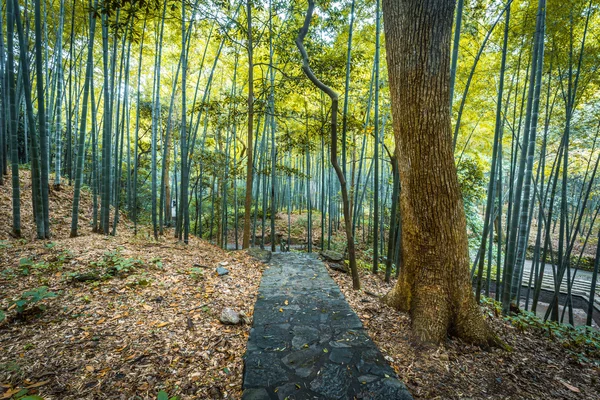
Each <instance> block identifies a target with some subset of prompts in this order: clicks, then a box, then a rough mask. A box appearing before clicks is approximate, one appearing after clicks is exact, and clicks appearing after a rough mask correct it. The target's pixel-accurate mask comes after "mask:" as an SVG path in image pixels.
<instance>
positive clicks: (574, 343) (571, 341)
mask: <svg viewBox="0 0 600 400" xmlns="http://www.w3.org/2000/svg"><path fill="white" fill-rule="evenodd" d="M504 319H505V320H506V321H508V322H510V323H511V324H512V325H513V326H515V327H516V328H518V329H520V330H521V331H525V330H532V331H535V332H536V333H538V334H541V335H544V336H547V337H548V338H551V339H553V340H556V341H558V342H560V343H561V345H562V346H563V348H565V349H566V350H567V352H568V353H569V355H570V356H571V357H573V358H574V359H575V360H576V361H579V362H585V363H593V364H595V365H597V366H600V332H598V331H597V330H595V329H593V328H591V327H589V326H578V327H573V326H572V325H570V324H561V323H558V322H554V321H545V322H544V321H543V320H542V319H540V318H539V317H537V316H536V315H535V314H534V313H532V312H529V311H522V312H520V313H519V314H516V315H513V316H508V317H505V318H504Z"/></svg>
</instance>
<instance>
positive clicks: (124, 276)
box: [0, 172, 262, 399]
mask: <svg viewBox="0 0 600 400" xmlns="http://www.w3.org/2000/svg"><path fill="white" fill-rule="evenodd" d="M28 182H30V181H29V178H28V174H27V173H26V172H25V173H23V174H22V179H21V183H22V186H21V187H22V189H23V190H22V198H21V200H22V204H21V205H22V217H23V220H22V222H23V238H22V239H15V238H13V237H11V236H10V235H9V232H10V228H11V221H12V219H11V218H12V216H11V213H10V209H11V207H10V199H11V191H10V188H9V187H7V186H3V187H0V205H1V207H0V210H1V211H0V248H1V250H0V266H1V267H0V293H2V296H1V298H0V309H3V310H7V312H6V320H5V321H4V322H1V323H0V382H1V383H2V386H1V387H0V398H10V397H11V396H12V395H14V396H17V397H18V396H20V395H22V394H24V393H27V392H28V393H29V394H36V393H37V394H39V395H41V396H43V398H44V399H82V398H131V397H132V396H134V395H136V396H141V397H142V398H155V396H156V393H157V392H158V391H159V390H165V391H166V392H167V393H177V394H178V395H180V396H182V397H183V398H221V397H223V398H225V397H227V398H232V397H233V398H237V397H239V393H240V390H241V374H242V368H243V361H242V355H243V354H244V352H245V346H246V338H247V335H248V331H249V326H248V325H223V324H222V323H220V322H219V316H220V313H221V311H222V310H223V309H224V308H225V307H230V308H233V309H234V310H236V311H244V312H245V313H246V314H247V315H248V316H252V312H253V305H254V302H255V298H256V291H257V287H258V283H259V281H260V274H261V269H262V267H261V266H260V265H259V264H258V263H257V262H255V261H253V260H252V259H250V258H249V257H248V256H246V255H245V254H244V253H241V252H236V253H226V252H224V251H222V250H220V249H219V248H217V247H215V246H212V245H210V244H208V243H206V242H204V241H202V240H199V239H196V238H192V239H191V241H190V244H189V245H188V246H185V245H182V244H179V243H177V242H176V240H175V239H172V237H173V232H172V231H167V232H166V233H165V235H164V236H163V237H162V238H161V239H160V240H159V241H158V242H155V241H153V240H150V239H149V236H148V233H147V232H145V231H144V230H142V232H141V233H140V234H138V236H137V237H136V236H134V235H133V232H132V230H131V229H130V228H131V225H132V224H131V223H130V221H127V219H126V218H125V217H124V216H123V217H122V220H121V221H122V222H121V223H120V225H119V231H118V235H117V236H115V237H113V236H102V235H98V234H95V233H93V232H91V228H90V226H89V224H88V221H90V219H91V212H92V204H91V197H90V196H89V195H88V194H84V196H83V197H82V203H81V206H80V210H81V214H80V222H81V226H80V232H81V236H79V237H77V238H73V239H71V238H69V237H68V235H69V226H70V212H71V209H70V204H71V198H72V195H73V192H72V188H71V187H69V186H66V185H63V186H62V187H61V189H60V190H52V191H51V195H50V202H51V205H50V209H51V210H52V211H51V220H52V233H53V236H52V240H50V241H35V240H32V237H33V236H34V234H35V232H34V225H33V223H32V221H31V218H32V216H31V196H30V188H28V186H27V185H28ZM219 264H220V265H222V266H224V267H225V268H226V269H228V270H229V274H228V275H226V276H222V277H219V276H217V275H216V273H215V268H216V267H217V266H218V265H219ZM42 287H47V288H48V289H47V291H48V292H51V293H54V294H56V297H48V298H47V299H43V300H41V301H40V302H38V303H35V304H28V305H26V306H25V307H24V309H23V312H21V313H18V312H17V311H18V310H17V306H16V305H15V304H14V303H13V300H16V299H19V298H20V297H21V296H22V294H23V293H24V292H26V291H31V290H36V289H38V288H42ZM44 293H45V292H44V291H43V289H41V290H39V291H38V292H37V294H38V295H39V297H44ZM23 391H24V392H23Z"/></svg>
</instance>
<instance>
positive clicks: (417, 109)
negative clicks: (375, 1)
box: [383, 0, 497, 345]
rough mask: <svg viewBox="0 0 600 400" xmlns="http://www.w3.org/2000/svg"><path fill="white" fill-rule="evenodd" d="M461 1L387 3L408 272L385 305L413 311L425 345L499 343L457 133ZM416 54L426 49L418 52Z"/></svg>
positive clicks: (388, 0)
mask: <svg viewBox="0 0 600 400" xmlns="http://www.w3.org/2000/svg"><path fill="white" fill-rule="evenodd" d="M454 4H455V3H454V1H453V0H423V1H410V0H383V16H384V27H385V37H386V48H387V61H388V70H389V82H390V93H391V99H392V113H393V117H394V134H395V137H396V147H397V151H398V159H399V172H400V182H401V184H402V191H401V194H400V210H401V213H402V224H403V227H402V229H403V237H402V259H403V263H404V265H403V270H402V273H401V275H400V277H399V279H398V281H397V283H396V286H395V287H394V289H393V290H392V291H390V292H389V293H388V295H387V296H386V297H385V299H384V300H385V301H386V302H387V303H388V304H390V305H392V306H394V307H396V308H399V309H402V310H406V311H410V314H411V317H412V329H413V333H414V335H415V337H416V339H417V340H419V341H421V342H432V343H438V342H441V341H442V340H444V339H445V338H446V336H447V335H448V334H451V335H454V336H457V337H459V338H461V339H463V340H465V341H468V342H472V343H477V344H481V345H489V344H492V343H494V342H496V341H497V339H496V338H495V336H494V335H493V334H492V332H491V330H490V329H489V328H488V326H487V324H486V323H485V320H484V318H483V315H482V314H481V311H480V310H479V307H478V305H477V303H476V302H475V298H474V296H473V291H472V288H471V280H470V277H469V254H468V242H467V229H466V219H465V213H464V208H463V202H462V196H461V193H460V188H459V186H458V178H457V174H456V167H455V165H454V157H453V149H452V134H451V127H450V111H449V108H448V104H449V101H450V85H449V78H450V36H451V33H452V19H453V15H454ZM414 49H420V51H418V52H415V51H414Z"/></svg>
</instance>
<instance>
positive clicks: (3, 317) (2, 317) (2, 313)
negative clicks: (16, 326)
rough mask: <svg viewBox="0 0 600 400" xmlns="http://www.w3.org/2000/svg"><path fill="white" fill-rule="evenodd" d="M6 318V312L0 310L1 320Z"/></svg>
mask: <svg viewBox="0 0 600 400" xmlns="http://www.w3.org/2000/svg"><path fill="white" fill-rule="evenodd" d="M5 319H6V313H5V312H4V311H2V310H0V322H2V321H4V320H5Z"/></svg>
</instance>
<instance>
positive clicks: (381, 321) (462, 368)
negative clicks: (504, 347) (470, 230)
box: [329, 270, 600, 399]
mask: <svg viewBox="0 0 600 400" xmlns="http://www.w3.org/2000/svg"><path fill="white" fill-rule="evenodd" d="M329 272H330V274H331V275H332V277H333V278H334V280H335V281H336V282H337V283H338V285H339V286H340V288H341V289H342V292H343V293H344V295H345V296H346V299H347V300H348V302H349V303H350V305H351V306H352V308H353V309H354V311H356V313H357V314H358V316H359V317H360V318H361V320H362V322H363V324H364V326H365V327H366V329H367V331H368V332H369V335H370V336H371V338H372V339H373V340H374V341H375V343H376V344H377V345H378V346H379V348H380V349H381V351H382V352H383V354H384V355H385V357H386V358H387V359H388V361H390V362H391V364H392V366H393V367H394V369H395V370H396V372H397V373H398V376H399V377H400V378H401V379H402V380H403V381H404V382H405V383H406V385H407V386H408V389H409V390H410V392H411V393H412V395H413V396H414V397H415V398H417V399H459V398H466V399H600V384H599V382H600V370H599V369H598V368H594V367H593V366H592V365H589V364H585V365H584V364H580V363H579V362H577V361H576V360H574V359H573V358H572V357H569V355H568V353H567V352H566V351H565V350H564V349H563V348H562V347H561V345H560V344H559V343H558V342H556V341H553V340H552V339H548V338H545V337H540V336H537V335H535V334H534V333H531V332H527V331H526V332H521V331H518V330H517V329H515V328H514V327H512V326H511V325H510V324H508V323H506V322H505V321H503V320H502V319H500V318H491V319H490V323H491V324H492V326H493V328H494V330H495V331H496V332H497V333H498V334H499V335H500V337H501V338H502V339H503V340H504V341H505V342H506V343H507V344H509V345H510V346H511V347H512V348H513V351H512V352H506V351H501V350H499V349H493V350H491V351H483V350H481V349H480V348H479V347H476V346H471V345H468V344H465V343H463V342H461V341H457V340H448V341H447V342H446V343H445V344H444V345H443V346H440V347H438V348H435V349H427V348H419V347H416V346H414V345H412V344H411V336H410V318H409V317H408V316H407V315H406V314H404V313H400V312H398V311H396V310H394V309H392V308H390V307H388V306H386V305H384V304H383V303H381V302H380V301H379V299H378V298H376V297H374V296H372V295H369V294H367V292H369V293H372V294H376V295H383V294H385V293H387V291H388V290H390V289H391V288H392V285H391V284H386V283H385V282H384V281H383V280H382V278H383V277H381V276H373V275H372V274H370V273H362V272H361V282H362V285H363V290H362V291H354V290H352V280H351V279H350V276H349V275H346V274H342V273H340V272H336V271H333V270H329Z"/></svg>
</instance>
